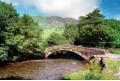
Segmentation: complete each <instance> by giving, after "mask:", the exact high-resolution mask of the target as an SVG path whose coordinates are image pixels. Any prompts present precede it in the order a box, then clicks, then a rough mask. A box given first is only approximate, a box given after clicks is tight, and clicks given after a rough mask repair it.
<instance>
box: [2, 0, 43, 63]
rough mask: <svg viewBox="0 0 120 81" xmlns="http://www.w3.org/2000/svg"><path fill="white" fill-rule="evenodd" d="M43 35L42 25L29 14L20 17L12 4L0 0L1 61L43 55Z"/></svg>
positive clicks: (12, 60)
mask: <svg viewBox="0 0 120 81" xmlns="http://www.w3.org/2000/svg"><path fill="white" fill-rule="evenodd" d="M41 35H42V29H41V27H39V26H38V24H37V23H35V22H34V21H33V19H32V18H31V17H30V16H29V15H26V14H25V15H24V16H23V17H19V15H18V13H17V12H16V10H15V9H14V7H13V6H12V4H6V3H5V2H1V1H0V41H1V42H0V62H5V61H6V62H14V61H18V60H25V59H28V58H29V56H30V57H31V58H34V57H35V56H41V54H42V53H43V52H44V47H43V46H42V38H41ZM23 57H24V58H23Z"/></svg>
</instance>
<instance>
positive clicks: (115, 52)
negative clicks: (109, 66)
mask: <svg viewBox="0 0 120 81" xmlns="http://www.w3.org/2000/svg"><path fill="white" fill-rule="evenodd" d="M111 53H113V54H120V49H115V50H113V51H111Z"/></svg>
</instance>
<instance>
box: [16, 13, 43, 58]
mask: <svg viewBox="0 0 120 81" xmlns="http://www.w3.org/2000/svg"><path fill="white" fill-rule="evenodd" d="M19 25H20V29H19V30H20V31H19V34H17V35H16V36H15V40H14V43H15V42H16V44H18V45H17V46H18V47H17V48H18V51H19V52H21V53H22V54H23V56H24V55H25V56H26V54H28V56H29V54H30V55H38V56H40V54H41V53H43V52H44V47H43V45H42V38H41V36H42V33H43V30H42V28H41V27H39V26H38V24H37V23H35V22H34V21H33V19H32V18H31V17H30V16H29V15H26V14H25V15H24V16H23V17H21V19H20V22H19Z"/></svg>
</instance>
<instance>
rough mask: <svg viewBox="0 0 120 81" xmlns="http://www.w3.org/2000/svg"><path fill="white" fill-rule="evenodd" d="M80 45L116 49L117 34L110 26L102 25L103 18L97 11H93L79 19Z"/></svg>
mask: <svg viewBox="0 0 120 81" xmlns="http://www.w3.org/2000/svg"><path fill="white" fill-rule="evenodd" d="M78 27H79V36H80V37H79V41H80V44H82V45H84V46H90V47H102V48H104V47H105V48H108V47H116V45H117V44H116V43H117V38H118V37H117V35H118V34H117V33H116V30H115V29H113V28H112V27H111V26H110V25H108V24H105V23H104V16H103V14H101V13H100V10H99V9H95V10H94V11H93V12H91V13H89V14H88V15H87V16H82V17H80V21H79V24H78Z"/></svg>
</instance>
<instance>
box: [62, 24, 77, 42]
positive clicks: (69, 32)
mask: <svg viewBox="0 0 120 81" xmlns="http://www.w3.org/2000/svg"><path fill="white" fill-rule="evenodd" d="M63 35H64V37H65V38H66V40H68V41H69V42H70V44H76V43H77V39H78V37H79V33H78V28H77V26H76V25H74V24H69V25H67V26H66V27H65V29H64V33H63Z"/></svg>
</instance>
